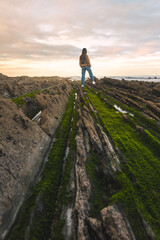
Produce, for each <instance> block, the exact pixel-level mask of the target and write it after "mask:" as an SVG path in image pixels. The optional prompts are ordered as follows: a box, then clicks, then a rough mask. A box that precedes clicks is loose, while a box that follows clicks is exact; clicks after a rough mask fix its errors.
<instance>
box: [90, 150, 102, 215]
mask: <svg viewBox="0 0 160 240" xmlns="http://www.w3.org/2000/svg"><path fill="white" fill-rule="evenodd" d="M86 169H87V173H88V175H89V178H90V180H91V182H92V194H91V197H90V205H91V209H90V215H91V217H96V218H100V211H101V210H102V209H103V208H104V207H105V204H106V203H105V193H104V189H103V187H102V178H101V177H100V171H99V156H98V154H96V153H94V152H91V154H90V156H89V157H88V160H87V164H86Z"/></svg>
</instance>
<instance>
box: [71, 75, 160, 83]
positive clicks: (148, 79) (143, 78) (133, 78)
mask: <svg viewBox="0 0 160 240" xmlns="http://www.w3.org/2000/svg"><path fill="white" fill-rule="evenodd" d="M96 77H97V78H98V79H99V80H100V79H101V78H104V76H96ZM105 77H108V78H113V79H117V80H127V81H145V82H160V75H155V76H153V75H140V76H105ZM87 78H88V77H86V79H87ZM69 80H71V81H80V80H81V76H71V77H69Z"/></svg>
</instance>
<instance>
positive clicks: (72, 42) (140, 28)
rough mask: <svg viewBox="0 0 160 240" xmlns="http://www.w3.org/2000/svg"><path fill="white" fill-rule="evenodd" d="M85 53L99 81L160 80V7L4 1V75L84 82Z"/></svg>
mask: <svg viewBox="0 0 160 240" xmlns="http://www.w3.org/2000/svg"><path fill="white" fill-rule="evenodd" d="M83 47H85V48H87V49H88V55H89V57H90V60H91V64H92V70H93V73H94V75H95V76H112V75H114V76H116V75H160V1H158V0H152V1H151V0H79V1H77V0H4V1H0V72H1V73H3V74H6V75H8V76H20V75H28V76H35V75H36V76H51V75H52V76H54V75H58V76H78V75H80V74H81V69H80V67H79V63H78V58H79V55H80V54H81V49H82V48H83Z"/></svg>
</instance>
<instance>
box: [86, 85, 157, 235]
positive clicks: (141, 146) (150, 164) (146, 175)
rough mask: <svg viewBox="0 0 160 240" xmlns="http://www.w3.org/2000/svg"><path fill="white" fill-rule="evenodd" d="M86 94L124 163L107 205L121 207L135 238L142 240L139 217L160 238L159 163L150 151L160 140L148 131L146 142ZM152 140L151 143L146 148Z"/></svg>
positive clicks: (101, 102)
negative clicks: (118, 204)
mask: <svg viewBox="0 0 160 240" xmlns="http://www.w3.org/2000/svg"><path fill="white" fill-rule="evenodd" d="M86 91H87V95H88V97H89V100H90V101H91V103H92V104H93V106H94V108H95V109H96V110H97V112H98V115H99V116H100V118H101V120H102V122H103V124H104V125H105V127H106V129H107V131H108V132H109V134H110V136H111V137H112V139H113V141H114V143H115V145H116V146H118V148H119V149H120V151H121V153H122V154H123V156H124V157H125V162H123V161H122V162H121V168H122V171H121V172H119V173H117V182H118V183H119V184H120V185H121V188H120V190H119V191H118V192H117V193H116V194H114V195H113V196H112V197H111V198H110V204H112V203H114V202H117V201H121V202H122V203H123V204H124V207H125V209H126V212H127V214H128V217H129V219H130V220H131V224H132V227H133V229H134V232H135V233H136V235H137V238H138V239H144V238H145V233H144V231H143V229H142V228H141V226H142V223H141V224H140V222H141V220H140V219H141V218H140V217H142V218H143V219H145V220H146V221H147V222H148V223H149V224H150V225H151V227H152V229H153V231H154V233H155V234H156V236H157V239H160V237H159V236H160V230H159V229H160V185H159V182H160V162H159V159H158V157H157V156H155V154H154V152H153V151H152V150H153V148H154V149H155V150H157V151H158V149H159V141H158V139H156V137H153V135H152V134H151V133H150V132H149V130H148V129H147V130H146V131H145V134H146V135H147V136H148V137H146V141H147V143H145V141H144V140H142V139H141V138H140V136H139V133H138V132H137V131H136V129H135V128H134V127H133V126H132V125H131V124H129V123H127V122H125V121H124V120H123V118H122V114H121V113H119V112H118V113H117V112H116V111H115V110H114V109H113V108H111V107H110V105H107V103H104V101H103V100H102V99H101V98H100V97H99V96H98V95H97V94H95V93H94V92H91V91H90V90H88V89H86ZM139 118H140V116H139ZM146 122H147V123H148V121H146ZM154 126H155V125H154ZM151 127H152V125H151ZM151 141H152V142H153V143H154V144H152V146H150V147H149V145H150V144H148V143H149V142H151ZM137 223H138V224H137Z"/></svg>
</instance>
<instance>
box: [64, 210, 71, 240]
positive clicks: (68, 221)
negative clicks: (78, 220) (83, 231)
mask: <svg viewBox="0 0 160 240" xmlns="http://www.w3.org/2000/svg"><path fill="white" fill-rule="evenodd" d="M66 227H67V229H66V237H65V239H70V237H71V235H72V208H68V209H67V213H66Z"/></svg>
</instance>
